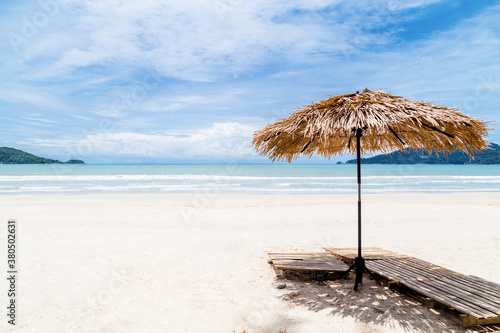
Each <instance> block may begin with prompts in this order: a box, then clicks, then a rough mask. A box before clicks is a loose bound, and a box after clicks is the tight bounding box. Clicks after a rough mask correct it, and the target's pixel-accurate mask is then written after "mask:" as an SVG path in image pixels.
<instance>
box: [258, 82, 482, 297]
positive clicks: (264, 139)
mask: <svg viewBox="0 0 500 333" xmlns="http://www.w3.org/2000/svg"><path fill="white" fill-rule="evenodd" d="M488 130H489V128H487V122H485V121H482V120H480V119H477V118H472V117H469V116H466V115H464V114H462V113H460V112H459V111H458V108H457V107H451V108H449V107H445V106H441V105H434V104H431V103H427V102H412V101H409V100H406V99H404V98H403V97H400V96H393V95H390V94H388V93H385V92H384V91H371V90H369V89H365V90H363V92H361V93H360V92H356V93H354V94H347V95H340V96H335V97H331V98H328V99H326V100H323V101H321V102H317V103H312V104H310V105H307V106H303V107H301V108H299V109H298V111H297V112H295V113H293V114H291V115H290V116H289V117H288V118H285V119H282V120H279V121H277V122H276V123H274V124H270V125H268V126H267V127H265V128H263V129H262V130H260V131H257V132H256V133H255V135H254V138H253V142H252V144H253V145H254V148H255V149H256V150H257V151H258V152H259V153H260V154H261V155H265V156H268V157H269V158H270V159H271V160H273V161H275V160H284V161H287V162H291V161H292V160H294V159H296V158H298V157H299V156H301V155H305V156H309V157H310V156H312V155H320V156H323V157H326V158H328V159H330V158H331V157H333V156H336V155H341V154H355V155H356V158H357V183H358V255H357V257H356V258H355V260H354V264H353V265H352V266H351V267H350V268H349V270H348V271H347V272H346V274H347V273H348V272H349V271H350V270H351V269H353V268H356V280H355V284H354V290H356V291H357V288H358V283H362V278H363V271H365V270H367V268H366V266H365V260H364V258H363V257H362V253H361V163H360V159H361V155H362V154H366V153H375V152H382V153H385V154H389V153H391V152H393V151H395V150H403V151H405V152H408V151H409V149H418V150H421V151H427V152H429V153H430V154H432V153H435V154H439V153H443V154H444V155H447V154H448V153H451V152H453V151H455V150H460V151H463V152H464V153H466V154H468V155H469V156H470V157H471V158H472V157H473V156H474V155H475V154H477V153H479V152H481V151H483V150H484V149H486V148H487V147H488V141H487V139H486V137H487V132H488ZM368 272H369V271H368Z"/></svg>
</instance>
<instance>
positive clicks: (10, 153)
mask: <svg viewBox="0 0 500 333" xmlns="http://www.w3.org/2000/svg"><path fill="white" fill-rule="evenodd" d="M0 164H84V162H83V161H81V160H69V161H67V162H66V163H64V162H61V161H58V160H52V159H50V158H44V157H38V156H35V155H33V154H30V153H27V152H25V151H22V150H19V149H14V148H9V147H0Z"/></svg>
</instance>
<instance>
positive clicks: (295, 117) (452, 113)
mask: <svg viewBox="0 0 500 333" xmlns="http://www.w3.org/2000/svg"><path fill="white" fill-rule="evenodd" d="M488 130H489V128H487V122H485V121H482V120H479V119H477V118H472V117H469V116H466V115H464V114H462V113H460V112H458V108H456V107H452V108H448V107H445V106H441V105H433V104H430V103H425V102H412V101H408V100H406V99H404V98H402V97H399V96H393V95H390V94H387V93H385V92H383V91H371V90H368V89H365V90H364V91H363V92H362V93H356V94H349V95H341V96H336V97H332V98H329V99H326V100H324V101H321V102H318V103H313V104H311V105H308V106H304V107H302V108H300V109H299V110H298V111H297V112H295V113H294V114H292V115H290V116H289V117H288V118H286V119H282V120H280V121H278V122H276V123H274V124H271V125H268V126H267V127H265V128H264V129H262V130H260V131H257V132H256V133H255V135H254V139H253V142H252V144H253V145H254V147H255V149H256V150H257V151H258V152H259V153H260V154H262V155H266V156H269V157H270V158H271V159H272V160H273V161H274V160H286V161H288V162H291V161H292V160H293V159H295V158H297V157H299V156H300V155H301V154H303V155H306V156H312V155H313V154H318V155H322V156H324V157H327V158H330V157H332V156H335V155H340V154H344V153H349V154H354V153H355V152H356V134H357V133H359V134H360V135H361V145H360V149H361V153H362V154H365V153H371V152H383V153H386V154H387V153H390V152H392V151H394V150H397V149H404V150H406V149H408V148H412V149H419V150H426V151H428V152H429V153H432V152H436V153H438V152H443V153H445V154H448V153H450V152H453V151H454V150H457V149H458V150H461V151H463V152H465V153H467V154H468V155H469V156H471V157H472V156H473V155H474V154H476V153H479V152H481V151H482V150H484V149H486V148H487V147H488V141H487V140H486V137H487V133H488Z"/></svg>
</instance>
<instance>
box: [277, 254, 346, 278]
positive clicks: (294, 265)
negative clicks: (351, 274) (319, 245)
mask: <svg viewBox="0 0 500 333" xmlns="http://www.w3.org/2000/svg"><path fill="white" fill-rule="evenodd" d="M268 255H269V258H270V263H272V265H273V266H274V268H275V269H276V270H278V271H280V272H281V273H282V274H283V275H284V274H285V272H286V271H301V272H311V273H315V274H316V273H324V272H330V273H334V274H335V273H343V272H345V271H346V270H347V269H348V268H349V267H348V266H347V265H346V264H344V263H343V262H342V261H340V260H339V259H337V258H336V257H335V256H333V255H331V254H329V253H326V252H291V253H268Z"/></svg>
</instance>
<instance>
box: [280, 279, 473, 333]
mask: <svg viewBox="0 0 500 333" xmlns="http://www.w3.org/2000/svg"><path fill="white" fill-rule="evenodd" d="M353 286H354V277H351V278H349V279H346V280H337V281H326V284H325V285H320V284H318V283H317V282H314V281H312V282H304V281H289V280H286V289H283V294H282V295H281V296H280V298H281V299H282V300H285V301H288V302H292V303H293V304H295V305H298V306H303V307H306V308H308V309H309V310H310V311H316V312H319V311H322V312H327V313H329V314H330V315H332V316H338V317H342V318H345V317H351V318H355V319H356V320H357V321H359V322H361V323H365V324H370V325H373V331H374V332H376V331H378V329H377V328H376V327H380V329H381V330H383V328H384V327H386V328H392V329H394V331H398V332H418V333H432V332H436V333H437V332H439V333H442V332H450V333H454V332H457V333H464V332H472V331H467V329H465V328H462V327H461V324H460V320H459V317H458V315H456V314H455V313H451V312H450V311H448V310H445V309H439V310H435V309H428V308H426V307H425V306H424V305H422V303H420V302H419V301H417V300H415V299H413V298H412V297H410V296H408V295H403V294H401V293H399V292H396V291H394V290H391V289H389V288H388V287H386V286H384V285H382V284H380V283H378V282H376V281H374V280H370V279H368V277H367V276H365V277H364V279H363V285H361V286H360V288H359V291H358V292H355V291H354V290H353Z"/></svg>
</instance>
